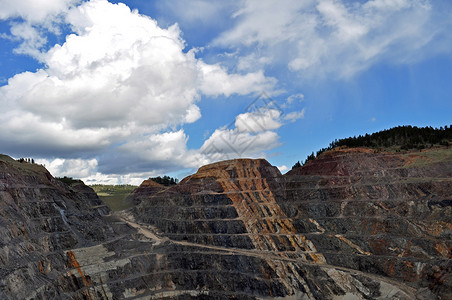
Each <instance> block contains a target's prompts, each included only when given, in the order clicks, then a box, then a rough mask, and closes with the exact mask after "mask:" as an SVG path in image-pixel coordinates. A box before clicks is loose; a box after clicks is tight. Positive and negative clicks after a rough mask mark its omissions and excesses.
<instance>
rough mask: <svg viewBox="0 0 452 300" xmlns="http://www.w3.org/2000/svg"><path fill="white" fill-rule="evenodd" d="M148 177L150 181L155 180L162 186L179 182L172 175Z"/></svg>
mask: <svg viewBox="0 0 452 300" xmlns="http://www.w3.org/2000/svg"><path fill="white" fill-rule="evenodd" d="M149 179H151V180H152V181H154V182H157V183H159V184H161V185H164V186H170V185H175V184H177V183H178V182H179V179H177V178H173V177H169V176H167V175H165V176H163V177H160V176H157V177H150V178H149Z"/></svg>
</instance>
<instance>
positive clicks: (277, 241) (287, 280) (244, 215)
mask: <svg viewBox="0 0 452 300" xmlns="http://www.w3.org/2000/svg"><path fill="white" fill-rule="evenodd" d="M0 200H1V201H0V233H1V234H0V273H1V274H0V275H1V276H0V298H1V299H195V298H199V299H269V298H274V297H281V298H284V299H343V298H345V299H415V298H418V299H449V298H450V295H451V294H452V291H451V286H452V278H451V273H452V264H451V248H452V242H451V240H452V238H451V235H452V208H451V203H452V150H451V149H449V150H448V149H445V148H443V149H432V150H428V151H423V152H412V153H389V152H381V153H375V152H374V151H373V150H366V149H342V150H336V151H330V152H326V153H324V154H322V155H321V156H320V157H319V158H317V159H316V160H314V161H311V162H309V163H308V164H307V165H306V166H304V167H301V168H296V169H293V170H292V171H290V172H289V173H287V174H285V175H281V173H280V172H279V171H278V169H277V168H276V167H273V166H271V165H270V164H269V163H268V162H267V161H265V160H262V159H260V160H251V159H240V160H233V161H225V162H219V163H215V164H212V165H208V166H204V167H202V168H200V169H199V170H198V172H197V173H196V174H193V175H191V176H189V177H187V178H185V179H184V180H182V181H181V182H180V183H179V184H178V185H176V186H172V187H169V188H168V187H163V186H160V185H157V184H154V183H152V182H149V181H145V182H144V183H143V184H142V185H141V186H140V187H139V188H138V189H137V190H136V191H135V192H134V193H133V195H132V196H131V197H130V199H129V201H131V202H133V203H135V204H137V206H136V207H134V208H133V209H130V210H127V211H122V212H118V213H115V214H112V213H110V212H109V211H108V209H107V208H106V207H105V206H104V205H103V204H102V202H101V201H100V200H99V199H98V197H97V196H96V195H95V194H94V193H93V191H92V190H91V189H89V188H88V187H86V186H84V185H76V186H70V187H69V186H67V185H65V184H62V183H61V182H58V181H56V180H55V179H54V178H53V177H52V176H51V175H50V174H49V173H48V172H47V171H46V170H45V169H44V168H42V167H41V166H37V165H31V164H26V163H25V164H24V163H22V164H20V163H18V162H16V161H14V160H12V159H10V158H9V157H6V156H1V157H0Z"/></svg>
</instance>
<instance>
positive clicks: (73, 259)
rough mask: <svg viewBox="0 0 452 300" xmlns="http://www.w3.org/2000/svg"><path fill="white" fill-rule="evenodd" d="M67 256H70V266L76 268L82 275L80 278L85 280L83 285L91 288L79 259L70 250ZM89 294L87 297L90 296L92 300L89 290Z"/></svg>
mask: <svg viewBox="0 0 452 300" xmlns="http://www.w3.org/2000/svg"><path fill="white" fill-rule="evenodd" d="M67 255H68V257H69V266H70V267H72V268H76V269H77V271H78V273H79V274H80V277H81V278H82V280H83V284H84V285H85V286H89V282H88V280H87V279H86V277H85V274H83V271H82V268H81V267H80V264H79V263H78V261H77V259H76V257H75V254H74V252H72V251H71V250H69V251H68V252H67ZM87 294H88V295H87V296H88V299H90V300H91V294H90V293H89V291H88V290H87Z"/></svg>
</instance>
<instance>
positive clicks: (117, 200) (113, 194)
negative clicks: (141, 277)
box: [90, 184, 137, 211]
mask: <svg viewBox="0 0 452 300" xmlns="http://www.w3.org/2000/svg"><path fill="white" fill-rule="evenodd" d="M90 187H91V188H92V189H93V190H94V191H95V192H96V193H97V195H98V196H99V198H100V199H101V200H102V201H104V203H105V204H106V205H107V206H108V207H110V209H111V210H113V211H119V210H124V209H127V208H129V207H132V206H133V204H131V203H129V202H126V198H127V196H128V195H130V193H132V192H133V190H134V189H136V188H137V187H136V186H134V185H101V184H95V185H91V186H90Z"/></svg>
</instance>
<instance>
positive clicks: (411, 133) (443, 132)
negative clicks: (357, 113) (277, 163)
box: [293, 125, 452, 167]
mask: <svg viewBox="0 0 452 300" xmlns="http://www.w3.org/2000/svg"><path fill="white" fill-rule="evenodd" d="M450 144H452V125H450V126H447V125H446V126H445V127H440V128H433V127H431V126H429V127H416V126H410V125H408V126H398V127H394V128H390V129H386V130H382V131H378V132H375V133H372V134H365V135H359V136H357V137H356V136H354V137H349V138H344V139H339V140H337V139H336V140H334V141H332V142H331V143H330V145H329V146H328V147H326V148H322V149H320V150H319V151H317V152H316V153H315V154H314V152H312V153H311V154H310V155H309V156H308V157H307V158H306V160H305V161H304V163H306V162H308V161H309V160H312V159H314V158H316V157H317V156H319V155H320V154H322V153H323V152H325V151H328V150H331V149H334V148H337V147H350V148H355V147H367V148H374V149H379V148H385V149H390V150H394V151H401V150H411V149H419V150H421V149H424V148H429V147H433V146H435V145H436V146H446V147H449V145H450ZM301 165H302V164H301V163H300V162H297V163H296V164H295V165H294V166H293V167H300V166H301Z"/></svg>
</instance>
